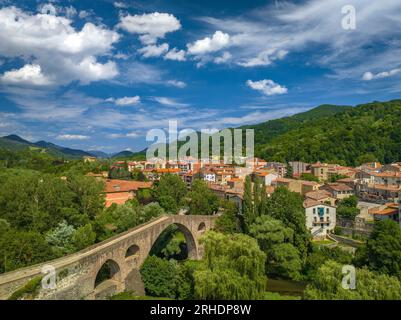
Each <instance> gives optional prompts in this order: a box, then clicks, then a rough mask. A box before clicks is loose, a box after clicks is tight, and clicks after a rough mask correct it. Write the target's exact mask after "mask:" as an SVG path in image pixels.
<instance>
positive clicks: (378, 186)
mask: <svg viewBox="0 0 401 320" xmlns="http://www.w3.org/2000/svg"><path fill="white" fill-rule="evenodd" d="M368 187H369V188H372V189H379V190H387V191H401V188H399V187H398V186H395V185H384V184H370V185H368Z"/></svg>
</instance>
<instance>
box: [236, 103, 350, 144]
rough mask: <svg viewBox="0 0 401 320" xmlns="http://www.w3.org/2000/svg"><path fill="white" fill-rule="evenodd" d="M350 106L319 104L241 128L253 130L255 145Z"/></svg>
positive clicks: (347, 108) (348, 108)
mask: <svg viewBox="0 0 401 320" xmlns="http://www.w3.org/2000/svg"><path fill="white" fill-rule="evenodd" d="M350 109H352V107H350V106H335V105H328V104H325V105H321V106H319V107H316V108H314V109H312V110H309V111H306V112H302V113H298V114H296V115H293V116H290V117H285V118H281V119H275V120H270V121H267V122H264V123H260V124H256V125H249V126H243V127H241V129H254V130H255V145H259V144H265V143H267V142H269V141H271V140H273V139H274V138H276V137H278V136H279V135H282V134H284V133H286V132H288V131H290V130H294V129H296V128H298V127H299V126H301V125H303V124H307V123H308V122H309V121H313V120H315V119H318V118H322V117H331V116H334V115H335V114H337V113H341V112H344V111H346V110H350Z"/></svg>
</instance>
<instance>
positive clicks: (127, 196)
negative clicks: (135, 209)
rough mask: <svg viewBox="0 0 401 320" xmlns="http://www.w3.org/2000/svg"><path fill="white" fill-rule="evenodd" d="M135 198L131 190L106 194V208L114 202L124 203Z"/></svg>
mask: <svg viewBox="0 0 401 320" xmlns="http://www.w3.org/2000/svg"><path fill="white" fill-rule="evenodd" d="M131 199H133V195H132V194H131V193H129V192H116V193H107V194H106V208H108V207H110V206H111V205H112V204H113V203H115V204H124V203H126V202H127V201H128V200H131Z"/></svg>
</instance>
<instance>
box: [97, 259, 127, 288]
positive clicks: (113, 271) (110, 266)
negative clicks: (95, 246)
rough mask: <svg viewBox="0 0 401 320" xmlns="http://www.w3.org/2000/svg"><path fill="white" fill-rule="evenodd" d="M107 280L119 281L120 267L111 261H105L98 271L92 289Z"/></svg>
mask: <svg viewBox="0 0 401 320" xmlns="http://www.w3.org/2000/svg"><path fill="white" fill-rule="evenodd" d="M107 280H114V281H121V267H120V266H119V264H118V263H117V262H116V261H114V260H113V259H108V260H106V261H105V262H104V263H103V264H102V266H101V267H100V268H99V269H98V271H97V273H96V277H95V281H94V285H93V288H97V287H98V286H99V285H101V284H102V283H104V282H105V281H107Z"/></svg>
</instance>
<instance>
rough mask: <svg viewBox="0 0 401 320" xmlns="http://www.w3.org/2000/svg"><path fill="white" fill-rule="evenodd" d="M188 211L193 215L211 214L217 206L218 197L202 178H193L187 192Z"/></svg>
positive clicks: (215, 210)
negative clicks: (189, 189)
mask: <svg viewBox="0 0 401 320" xmlns="http://www.w3.org/2000/svg"><path fill="white" fill-rule="evenodd" d="M188 199H189V200H188V207H189V213H190V214H193V215H212V214H214V213H215V212H217V210H218V208H219V199H218V198H217V196H216V195H215V194H214V193H213V191H212V190H210V189H209V188H208V186H207V184H206V182H205V181H203V180H195V181H194V182H193V183H192V188H191V191H190V192H189V193H188Z"/></svg>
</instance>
